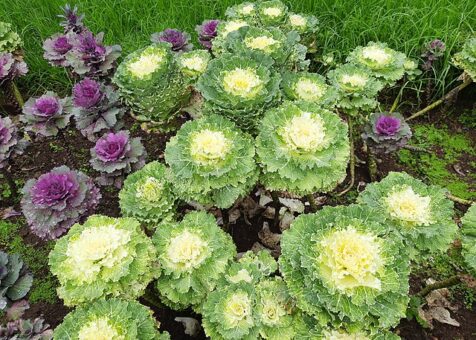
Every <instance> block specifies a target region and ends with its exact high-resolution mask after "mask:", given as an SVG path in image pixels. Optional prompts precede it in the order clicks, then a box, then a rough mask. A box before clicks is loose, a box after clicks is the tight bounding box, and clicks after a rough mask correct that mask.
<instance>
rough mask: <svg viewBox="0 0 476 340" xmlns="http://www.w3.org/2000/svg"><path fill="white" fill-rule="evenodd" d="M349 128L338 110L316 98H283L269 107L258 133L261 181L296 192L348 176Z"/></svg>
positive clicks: (320, 188) (331, 184) (326, 188)
mask: <svg viewBox="0 0 476 340" xmlns="http://www.w3.org/2000/svg"><path fill="white" fill-rule="evenodd" d="M347 130H348V128H347V125H346V124H345V123H344V122H343V121H342V120H341V119H340V118H339V116H337V115H336V114H335V113H332V112H330V111H328V110H326V109H323V108H321V107H320V106H318V105H316V104H312V103H306V102H295V103H293V102H285V103H284V104H282V105H281V106H279V107H277V108H275V109H271V110H269V111H268V112H267V113H266V115H265V117H264V119H263V121H262V123H261V126H260V132H259V135H258V137H257V139H256V152H257V154H258V159H259V163H260V165H261V167H262V169H263V175H262V177H261V182H262V183H263V184H264V185H265V187H266V188H268V189H270V190H283V191H288V192H291V193H294V194H298V195H306V194H310V193H314V192H328V191H330V190H332V189H334V188H335V187H336V186H337V185H338V184H339V183H340V182H342V180H344V178H345V176H346V169H347V163H348V161H349V152H350V148H349V138H348V136H347Z"/></svg>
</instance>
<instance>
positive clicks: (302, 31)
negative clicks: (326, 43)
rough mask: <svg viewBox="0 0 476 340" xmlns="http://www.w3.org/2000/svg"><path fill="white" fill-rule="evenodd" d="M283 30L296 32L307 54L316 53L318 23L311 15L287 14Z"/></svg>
mask: <svg viewBox="0 0 476 340" xmlns="http://www.w3.org/2000/svg"><path fill="white" fill-rule="evenodd" d="M283 28H284V29H285V30H291V31H296V32H298V33H299V36H300V37H301V41H300V42H301V44H303V45H304V46H306V47H307V50H308V52H309V53H316V52H317V46H316V38H317V31H318V30H319V21H318V20H317V18H316V17H315V16H313V15H306V14H298V13H289V14H288V17H287V20H286V23H285V24H284V26H283Z"/></svg>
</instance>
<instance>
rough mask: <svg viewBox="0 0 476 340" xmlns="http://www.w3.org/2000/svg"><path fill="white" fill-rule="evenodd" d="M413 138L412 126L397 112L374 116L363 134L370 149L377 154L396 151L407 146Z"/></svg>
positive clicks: (375, 114) (370, 118)
mask: <svg viewBox="0 0 476 340" xmlns="http://www.w3.org/2000/svg"><path fill="white" fill-rule="evenodd" d="M411 136H412V131H411V129H410V126H409V125H408V124H407V123H406V122H405V119H404V118H403V116H402V115H401V114H399V113H397V112H393V113H387V112H379V113H374V114H372V115H371V116H370V117H369V123H368V124H367V125H366V126H365V127H364V133H363V134H362V138H363V139H364V140H365V141H366V142H367V144H368V146H369V148H372V150H373V151H375V152H377V153H378V152H384V153H389V152H393V151H396V150H398V149H400V148H402V147H403V146H405V145H406V144H407V142H408V140H409V139H410V138H411Z"/></svg>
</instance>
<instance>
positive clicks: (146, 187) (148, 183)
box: [136, 177, 164, 202]
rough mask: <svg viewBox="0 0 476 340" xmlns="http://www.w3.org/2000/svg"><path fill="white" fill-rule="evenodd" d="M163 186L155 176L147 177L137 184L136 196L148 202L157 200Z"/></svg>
mask: <svg viewBox="0 0 476 340" xmlns="http://www.w3.org/2000/svg"><path fill="white" fill-rule="evenodd" d="M163 188H164V185H163V183H161V182H160V181H159V180H158V179H157V178H155V177H147V178H146V180H145V181H144V182H143V183H142V184H140V185H139V186H138V188H137V192H136V197H137V198H139V199H141V200H144V201H148V202H157V201H159V200H160V198H161V196H162V189H163Z"/></svg>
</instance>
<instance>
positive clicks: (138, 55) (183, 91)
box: [113, 43, 190, 129]
mask: <svg viewBox="0 0 476 340" xmlns="http://www.w3.org/2000/svg"><path fill="white" fill-rule="evenodd" d="M113 82H114V83H115V84H116V85H117V86H118V89H119V93H120V95H121V97H122V99H123V101H124V102H125V103H126V104H127V105H128V106H129V107H130V108H131V109H132V110H133V114H134V116H135V117H136V118H137V119H138V120H139V121H144V122H152V123H153V124H155V125H157V126H158V127H159V128H163V129H168V128H170V125H171V124H172V122H173V120H174V119H175V118H176V115H177V113H178V111H179V109H180V108H181V106H182V105H183V104H185V102H186V101H187V100H188V98H189V93H190V90H189V88H188V86H187V84H186V82H185V80H184V78H183V76H182V74H181V72H180V69H179V67H178V65H177V62H176V61H175V59H174V56H173V53H172V52H171V50H170V45H169V44H168V43H157V44H154V45H151V46H148V47H146V48H143V49H140V50H138V51H135V52H133V53H131V54H130V55H129V56H127V57H126V58H125V60H124V61H123V62H122V63H121V64H120V65H119V66H118V68H117V71H116V73H115V75H114V79H113ZM157 94H160V95H157Z"/></svg>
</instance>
